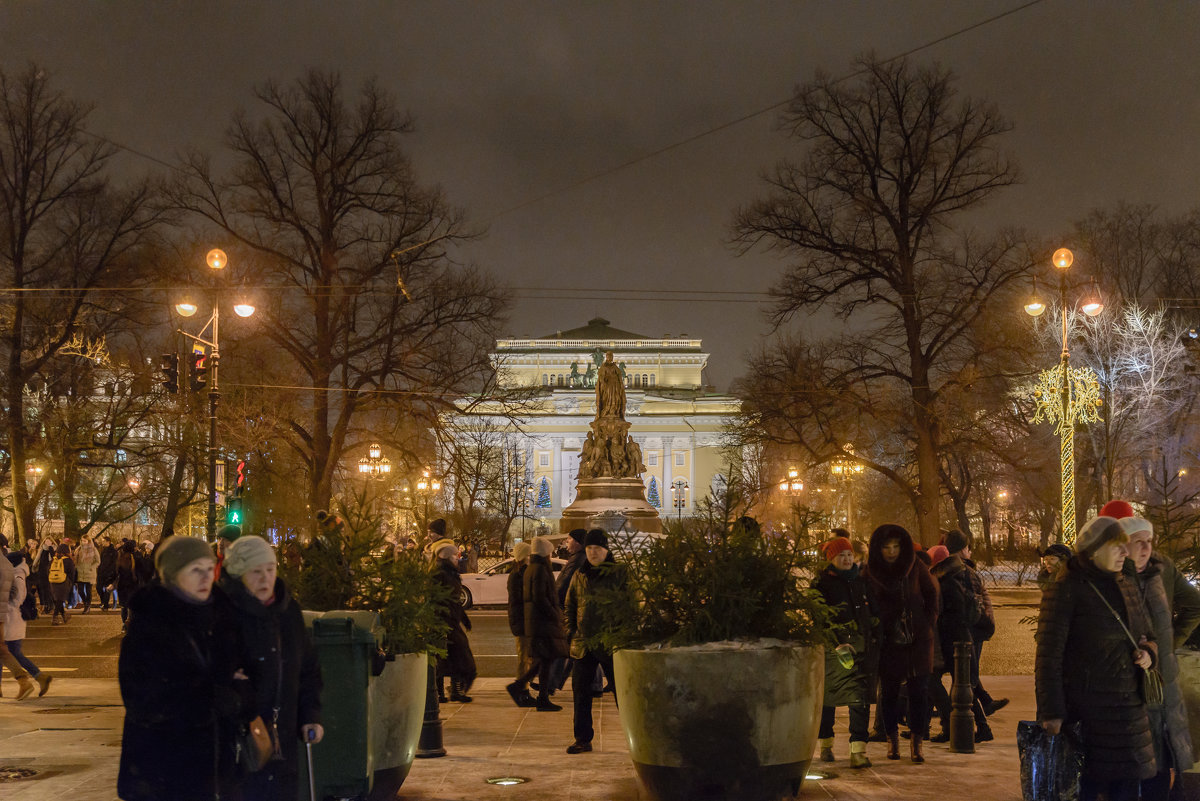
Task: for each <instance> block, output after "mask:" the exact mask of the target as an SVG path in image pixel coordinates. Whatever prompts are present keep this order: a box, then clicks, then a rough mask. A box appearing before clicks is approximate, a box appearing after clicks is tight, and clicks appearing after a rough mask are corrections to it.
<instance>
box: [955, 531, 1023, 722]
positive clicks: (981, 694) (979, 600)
mask: <svg viewBox="0 0 1200 801" xmlns="http://www.w3.org/2000/svg"><path fill="white" fill-rule="evenodd" d="M946 545H947V546H948V547H949V549H950V554H951V555H952V556H953V555H955V554H957V555H958V556H959V558H961V559H962V562H963V564H964V565H966V567H967V578H968V579H969V580H970V582H971V590H972V591H973V592H974V593H975V602H976V604H977V605H978V607H979V618H978V620H976V621H975V623H974V624H973V625H972V626H971V643H972V645H973V647H974V651H973V652H972V658H971V690H972V692H973V693H974V694H975V698H976V700H978V702H979V709H980V710H981V711H982V712H983V715H984V716H983V718H982V723H983V725H979V723H980V718H978V717H977V718H976V731H975V742H977V743H985V742H988V741H989V740H992V739H994V736H993V734H992V730H991V726H990V725H989V724H988V722H987V719H988V718H990V717H991V716H992V715H994V714H996V713H997V712H999V711H1000V710H1001V709H1003V708H1004V707H1006V706H1008V699H1007V698H993V697H992V695H991V693H989V692H988V691H987V688H986V687H984V686H983V681H982V680H981V679H980V678H979V664H980V660H982V659H983V646H984V645H985V644H986V643H987V642H988V641H989V640H991V639H992V637H994V636H995V635H996V610H995V608H994V607H993V606H992V596H991V593H989V592H988V589H987V585H986V584H985V583H984V581H983V577H982V576H981V575H979V570H978V568H976V566H975V562H974V561H973V560H972V559H971V540H970V538H969V537H968V536H967V535H966V534H964V533H962V532H961V531H958V530H957V529H953V530H951V531H950V532H948V533H947V534H946Z"/></svg>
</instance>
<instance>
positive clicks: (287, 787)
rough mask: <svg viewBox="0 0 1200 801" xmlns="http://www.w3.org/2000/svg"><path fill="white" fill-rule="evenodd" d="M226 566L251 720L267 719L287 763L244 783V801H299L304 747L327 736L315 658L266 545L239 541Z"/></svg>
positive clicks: (227, 555)
mask: <svg viewBox="0 0 1200 801" xmlns="http://www.w3.org/2000/svg"><path fill="white" fill-rule="evenodd" d="M164 547H165V546H164ZM223 564H224V571H223V572H222V574H221V582H220V587H221V589H222V590H224V592H225V594H226V595H228V596H229V600H230V601H231V602H232V603H233V607H234V609H235V610H236V612H237V620H238V623H239V624H240V630H241V634H242V644H243V648H244V650H243V657H242V660H241V662H242V664H244V665H245V666H246V674H247V675H248V676H249V678H250V683H251V685H253V687H254V702H253V706H252V709H251V712H250V714H248V715H246V717H253V716H255V715H257V716H259V717H261V718H262V719H263V722H264V723H265V724H266V726H267V728H268V730H270V732H271V737H272V741H273V742H274V743H275V744H276V745H277V746H278V748H279V754H280V756H281V759H276V760H271V761H270V762H268V763H267V764H266V766H265V767H263V768H262V770H259V771H255V772H253V773H251V774H249V775H248V776H246V777H245V778H244V779H243V780H242V783H241V786H240V790H241V793H242V799H243V801H293V800H294V799H295V798H296V797H297V793H298V791H299V786H300V754H299V751H300V743H301V742H310V743H314V744H315V743H319V742H320V741H321V739H322V737H323V736H324V733H325V732H324V729H323V728H322V727H321V668H320V665H318V663H317V654H316V650H315V649H314V648H313V644H312V640H311V638H310V637H309V633H308V629H307V627H306V626H305V625H304V619H303V617H302V616H301V614H300V605H299V604H298V603H296V601H295V600H293V599H292V597H291V595H290V593H289V592H288V588H287V585H285V584H284V583H283V579H280V578H278V577H277V576H276V562H275V551H274V549H273V548H272V547H271V546H270V545H269V544H268V543H267V541H266V540H264V539H262V538H261V537H255V536H242V537H239V538H238V539H237V540H236V541H235V542H234V543H233V544H232V545H230V546H229V548H228V549H227V550H226V551H225V561H224V563H223Z"/></svg>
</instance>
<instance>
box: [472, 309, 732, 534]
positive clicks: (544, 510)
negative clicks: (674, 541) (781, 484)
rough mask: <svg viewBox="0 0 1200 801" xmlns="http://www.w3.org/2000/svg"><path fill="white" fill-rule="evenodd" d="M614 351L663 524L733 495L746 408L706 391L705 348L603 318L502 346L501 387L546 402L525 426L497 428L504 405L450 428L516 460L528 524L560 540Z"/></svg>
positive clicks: (649, 491) (478, 410)
mask: <svg viewBox="0 0 1200 801" xmlns="http://www.w3.org/2000/svg"><path fill="white" fill-rule="evenodd" d="M610 350H611V351H613V357H614V360H615V361H616V362H617V363H618V365H620V366H621V368H622V370H623V371H624V373H625V385H626V396H627V401H626V411H625V418H626V419H627V420H628V421H629V422H630V423H632V427H631V429H630V434H631V435H632V436H633V438H634V441H635V442H637V443H638V445H639V446H640V447H641V450H642V461H643V463H644V464H645V467H646V470H645V472H644V473H643V474H642V482H643V484H644V485H645V487H646V498H647V500H648V501H649V502H650V503H651V504H652V505H654V506H656V507H657V508H658V509H659V512H660V514H661V516H663V517H668V516H672V515H677V514H682V515H683V516H687V515H689V514H692V513H693V511H694V510H695V508H696V503H697V502H698V501H700V500H702V499H703V498H705V497H706V496H709V495H711V494H718V493H721V492H723V491H724V488H725V485H726V477H727V475H728V471H729V468H728V466H727V464H726V462H727V455H726V452H725V449H724V448H723V435H724V430H725V429H726V426H727V425H728V424H729V423H730V422H731V421H732V418H733V416H734V415H735V414H736V413H737V412H738V410H739V402H738V400H737V399H736V398H734V397H732V396H730V395H724V394H718V393H716V392H714V391H713V390H712V388H711V387H706V386H705V385H704V381H703V377H702V376H703V370H704V367H705V365H706V364H707V362H708V354H707V353H704V352H703V351H702V350H701V341H700V340H699V339H690V338H687V337H669V336H668V337H661V338H655V337H648V336H644V335H642V334H635V333H631V332H629V331H622V330H620V329H617V328H613V327H612V326H611V325H610V324H609V321H608V320H605V319H603V318H600V317H597V318H595V319H592V320H589V321H588V323H587V325H585V326H583V327H581V328H575V329H572V330H569V331H559V332H557V333H555V334H552V335H549V336H544V337H538V338H533V339H501V340H498V341H497V342H496V352H495V353H494V354H492V363H493V366H494V367H495V369H496V373H497V382H498V384H499V386H500V387H501V388H519V387H529V388H540V389H541V393H540V394H537V395H536V396H535V398H534V400H533V401H532V402H531V403H530V404H528V406H527V407H526V408H525V409H524V410H523V411H522V415H521V417H520V423H519V425H518V426H513V425H510V424H508V423H507V421H505V422H504V423H503V424H497V422H496V420H497V418H496V416H495V415H496V413H497V412H498V410H499V405H498V404H490V403H488V402H484V403H482V404H479V405H476V406H475V407H473V409H472V413H471V414H460V415H457V416H453V418H452V420H451V421H450V422H451V423H452V426H451V427H452V429H453V430H456V431H458V432H470V431H487V432H490V433H489V436H490V438H491V440H492V441H493V443H494V445H495V446H496V447H499V448H503V449H504V451H505V452H506V454H507V455H506V459H507V460H508V465H509V466H510V469H511V475H512V479H511V480H512V482H513V483H516V484H519V485H520V487H521V488H522V491H521V494H520V497H522V498H524V497H528V498H529V502H528V504H529V505H530V506H531V507H532V508H531V509H530V511H529V512H528V513H527V514H528V516H529V517H532V518H534V519H537V520H540V521H543V522H545V523H546V524H547V525H548V526H549V527H550V528H551V529H552V530H556V524H557V521H558V518H559V516H560V515H561V513H562V510H563V508H564V507H565V506H567V505H569V504H570V503H571V501H572V500H574V498H575V480H576V478H577V475H578V471H579V453H580V448H581V446H582V444H583V441H584V437H585V436H586V434H587V431H588V424H589V423H590V422H591V420H592V418H593V416H594V414H595V389H594V387H595V373H596V367H597V365H598V364H599V363H600V362H601V361H603V358H604V353H605V352H606V351H610ZM676 487H678V489H675V488H676ZM676 501H678V502H679V503H680V504H681V506H676ZM518 530H519V527H518Z"/></svg>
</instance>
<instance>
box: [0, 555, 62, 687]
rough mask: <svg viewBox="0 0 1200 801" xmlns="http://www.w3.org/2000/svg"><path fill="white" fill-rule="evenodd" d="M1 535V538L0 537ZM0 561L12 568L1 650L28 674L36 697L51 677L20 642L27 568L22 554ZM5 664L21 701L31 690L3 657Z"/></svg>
mask: <svg viewBox="0 0 1200 801" xmlns="http://www.w3.org/2000/svg"><path fill="white" fill-rule="evenodd" d="M0 536H3V535H0ZM0 561H7V562H8V563H9V564H10V565H11V566H12V571H13V578H12V585H11V589H10V590H9V592H8V602H7V604H6V606H5V609H4V610H3V611H4V614H3V615H0V628H2V629H3V630H2V631H0V640H3V641H4V648H5V649H7V651H8V654H9V655H10V656H11V658H12V659H15V660H16V662H17V664H18V665H20V666H21V667H22V668H24V670H25V672H26V673H28V675H29V678H31V679H33V682H34V683H36V685H37V691H38V697H39V698H40V697H41V696H43V695H45V694H46V691H47V690H49V689H50V681H51V678H52V677H51V676H50V675H49V674H47V673H43V672H42V671H41V669H40V668H39V667H38V666H37V665H35V664H34V663H33V661H32V660H31V659H30V658H29V657H27V656H25V652H24V650H23V649H22V645H21V641H22V640H24V639H25V618H24V617H22V615H21V604H22V603H24V601H25V596H26V594H27V593H28V583H27V582H28V579H29V565H28V564H26V561H25V558H24V554H22V553H21V552H19V551H17V552H14V553H9V554H6V555H5V558H4V559H3V560H0ZM2 570H3V565H0V571H2ZM3 584H4V579H3V578H0V592H2V591H3ZM4 662H5V665H6V666H7V667H8V668H9V672H11V673H12V676H13V678H14V679H16V680H17V688H18V689H17V700H18V701H20V700H22V699H24V698H28V697H29V696H30V695H33V691H34V687H33V686H32V685H31V684H30V682H29V680H28V679H23V677H22V673H21V671H18V670H13V669H12V664H11V662H10V661H9V659H8V658H7V657H6V658H5V659H4Z"/></svg>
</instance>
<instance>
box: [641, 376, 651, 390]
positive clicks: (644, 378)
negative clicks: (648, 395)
mask: <svg viewBox="0 0 1200 801" xmlns="http://www.w3.org/2000/svg"><path fill="white" fill-rule="evenodd" d="M642 386H643V387H648V386H650V376H648V375H646V374H645V373H642Z"/></svg>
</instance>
